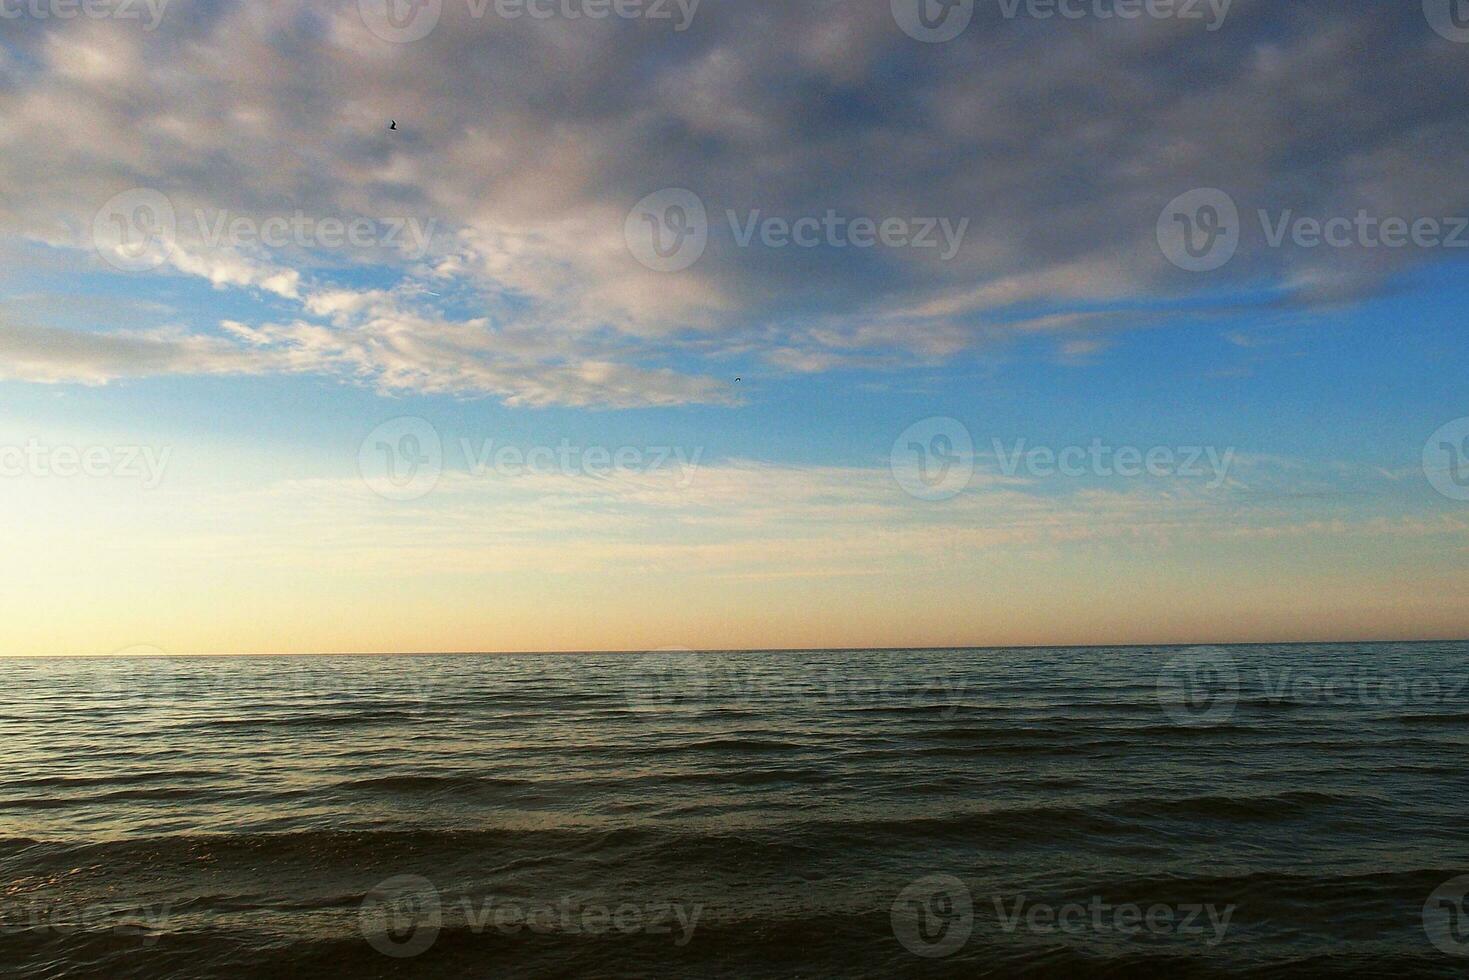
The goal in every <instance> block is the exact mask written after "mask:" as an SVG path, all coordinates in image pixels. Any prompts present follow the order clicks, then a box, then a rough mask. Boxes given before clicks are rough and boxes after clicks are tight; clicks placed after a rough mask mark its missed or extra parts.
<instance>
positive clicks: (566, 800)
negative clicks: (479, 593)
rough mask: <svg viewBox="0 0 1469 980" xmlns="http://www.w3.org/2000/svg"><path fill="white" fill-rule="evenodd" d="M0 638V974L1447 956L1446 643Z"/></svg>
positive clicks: (1293, 961)
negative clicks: (726, 644) (190, 653)
mask: <svg viewBox="0 0 1469 980" xmlns="http://www.w3.org/2000/svg"><path fill="white" fill-rule="evenodd" d="M3 670H4V671H5V685H4V690H3V693H0V725H3V731H4V733H5V738H4V740H3V742H0V762H3V766H0V828H3V830H0V837H3V840H0V862H3V869H0V870H3V872H4V881H5V882H6V884H5V891H4V893H3V896H4V897H3V905H0V944H3V949H4V950H5V953H4V959H5V961H6V963H7V965H8V966H11V967H13V968H14V972H16V974H17V975H19V976H24V977H50V976H56V977H60V976H78V975H98V976H104V975H105V976H138V977H144V976H147V977H157V976H169V975H174V976H219V977H226V976H228V977H241V976H278V975H283V974H284V973H286V972H297V973H301V974H304V975H322V976H334V975H344V974H351V975H361V976H377V975H383V976H387V975H402V974H403V973H408V974H411V975H423V976H483V975H485V974H486V973H487V972H489V971H490V970H493V971H494V972H496V973H498V974H509V975H527V976H530V975H544V974H545V973H548V972H550V973H555V972H564V973H570V972H575V973H578V974H585V973H590V974H602V975H644V974H646V973H648V972H651V971H652V970H655V969H663V970H672V971H677V972H678V973H680V974H692V975H715V974H719V975H728V974H729V973H731V972H733V973H738V974H750V975H771V976H792V975H823V974H830V973H842V974H854V975H865V976H888V975H892V974H894V973H917V974H934V975H945V974H964V975H970V974H973V973H974V972H976V971H980V970H986V969H988V970H991V971H994V972H996V973H999V974H1003V975H1011V974H1025V973H1034V974H1037V975H1048V974H1052V973H1054V974H1058V975H1060V974H1064V975H1071V974H1075V973H1076V972H1077V971H1078V970H1084V971H1092V970H1100V969H1103V968H1105V967H1108V966H1110V967H1112V968H1114V969H1116V970H1117V971H1118V972H1125V973H1128V974H1129V975H1135V974H1136V973H1138V972H1148V971H1155V972H1158V973H1160V974H1167V975H1176V974H1178V973H1180V972H1184V973H1187V972H1203V973H1213V974H1243V973H1249V972H1253V971H1256V970H1269V969H1286V970H1293V969H1298V970H1300V971H1302V972H1305V973H1320V972H1323V971H1326V972H1342V973H1356V974H1360V973H1362V972H1363V971H1367V972H1372V971H1374V970H1384V971H1385V970H1389V969H1390V970H1392V971H1394V972H1402V971H1405V970H1406V971H1410V972H1415V973H1430V974H1442V975H1445V976H1447V975H1457V973H1458V972H1459V969H1460V968H1461V967H1462V965H1463V964H1464V963H1465V962H1469V961H1466V960H1465V959H1463V958H1462V957H1461V956H1459V955H1458V954H1460V953H1469V934H1466V930H1469V914H1464V913H1465V909H1466V906H1465V905H1464V904H1463V899H1464V893H1465V890H1466V889H1465V888H1463V887H1458V886H1455V885H1454V884H1453V883H1452V880H1453V879H1454V878H1455V877H1456V876H1457V875H1460V874H1463V873H1465V872H1466V871H1469V842H1466V838H1465V835H1464V833H1463V832H1462V829H1461V823H1462V814H1463V811H1464V804H1465V803H1466V801H1469V779H1466V775H1465V769H1464V767H1463V766H1462V765H1461V764H1460V759H1461V757H1462V755H1463V751H1464V748H1465V745H1466V738H1465V732H1466V723H1469V684H1466V679H1469V644H1462V643H1460V644H1417V645H1393V644H1376V645H1360V646H1330V647H1327V646H1315V647H1304V646H1291V647H1232V648H1210V649H1205V650H1171V649H1106V650H1104V649H1088V650H1076V649H1069V650H1061V649H1050V650H1046V649H1036V650H1009V651H1002V650H985V651H888V652H871V653H860V652H859V653H846V652H844V653H828V652H773V653H750V654H744V653H742V654H708V655H698V654H677V653H669V654H660V655H652V656H647V657H642V656H636V655H633V656H628V655H608V654H596V655H575V656H508V657H497V656H487V657H411V658H347V657H343V658H300V659H290V658H228V659H205V658H188V659H151V660H130V661H121V660H72V661H62V660H16V661H6V662H4V663H3ZM1466 880H1469V879H1466Z"/></svg>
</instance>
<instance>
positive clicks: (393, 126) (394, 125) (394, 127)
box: [388, 119, 398, 133]
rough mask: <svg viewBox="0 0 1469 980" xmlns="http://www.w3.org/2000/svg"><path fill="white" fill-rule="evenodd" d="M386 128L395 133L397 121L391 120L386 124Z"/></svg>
mask: <svg viewBox="0 0 1469 980" xmlns="http://www.w3.org/2000/svg"><path fill="white" fill-rule="evenodd" d="M388 128H389V129H391V130H392V131H393V132H395V133H396V132H397V131H398V120H396V119H394V120H391V121H390V122H389V123H388Z"/></svg>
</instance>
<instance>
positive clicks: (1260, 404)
mask: <svg viewBox="0 0 1469 980" xmlns="http://www.w3.org/2000/svg"><path fill="white" fill-rule="evenodd" d="M920 4H921V5H920ZM1465 7H1469V4H1465V3H1463V2H1461V0H1423V2H1419V0H1403V2H1395V3H1381V2H1375V0H1374V2H1368V0H1329V2H1328V0H1314V2H1304V0H1303V2H1280V0H1232V2H1225V0H1212V2H1199V3H1193V2H1192V0H1187V2H1183V0H1180V2H1178V3H1169V2H1164V0H1154V2H1151V3H1147V4H1144V3H1132V2H1130V0H1060V2H1059V4H1058V3H1057V2H1056V0H973V2H970V0H956V2H953V3H947V4H944V3H939V2H937V0H809V2H804V0H803V2H792V0H703V2H702V3H694V2H692V0H683V2H676V0H667V2H664V0H617V2H616V3H615V4H614V3H612V2H610V0H316V2H312V3H305V2H297V0H275V2H272V3H268V4H267V3H241V2H238V0H151V2H144V0H89V2H87V3H86V4H82V3H81V2H80V0H77V2H75V3H72V2H69V0H0V540H3V541H4V543H5V545H6V547H5V549H4V551H5V560H4V561H0V654H7V655H82V654H85V655H96V654H110V653H117V652H124V653H139V652H141V653H148V652H155V651H163V652H166V653H175V654H187V653H307V652H321V653H342V652H363V653H368V652H451V651H500V650H507V651H508V650H547V651H557V650H601V649H618V650H651V649H663V648H670V647H672V648H683V647H686V648H693V649H735V648H793V647H876V646H883V647H886V646H959V645H999V646H1009V645H1050V644H1118V643H1137V644H1163V643H1180V644H1188V643H1210V642H1271V641H1297V640H1299V641H1306V640H1355V639H1410V638H1424V639H1429V638H1463V637H1466V636H1469V384H1466V381H1465V379H1466V378H1469V370H1466V369H1469V346H1466V344H1465V343H1464V340H1463V321H1464V313H1463V311H1464V310H1465V309H1466V304H1469V277H1466V275H1465V271H1466V262H1465V258H1466V256H1469V173H1466V171H1465V169H1464V163H1463V161H1464V160H1465V159H1469V97H1466V96H1469V9H1464V8H1465ZM393 123H396V127H397V128H396V129H393V128H390V126H391V124H393Z"/></svg>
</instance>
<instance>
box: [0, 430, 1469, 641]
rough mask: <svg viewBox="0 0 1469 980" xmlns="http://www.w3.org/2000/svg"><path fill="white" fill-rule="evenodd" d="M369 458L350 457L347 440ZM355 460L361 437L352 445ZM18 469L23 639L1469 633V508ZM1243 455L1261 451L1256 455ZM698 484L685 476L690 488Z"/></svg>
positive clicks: (710, 471)
mask: <svg viewBox="0 0 1469 980" xmlns="http://www.w3.org/2000/svg"><path fill="white" fill-rule="evenodd" d="M349 449H355V447H349ZM350 455H351V454H350V453H348V454H344V456H350ZM269 460H270V457H269V454H265V453H260V452H256V453H255V454H253V455H251V454H247V453H245V452H244V451H239V452H234V451H231V450H229V449H228V447H221V446H218V445H214V446H210V445H207V444H204V443H200V444H197V445H196V444H181V445H177V446H174V447H173V451H172V454H171V457H170V460H169V469H168V472H167V474H166V477H165V478H164V479H163V480H162V481H160V482H159V484H158V486H156V487H150V486H147V485H146V482H145V481H143V480H140V479H127V478H95V479H85V478H71V479H67V478H60V477H49V478H32V479H23V480H14V479H12V480H5V481H0V504H3V507H4V510H5V512H6V513H7V514H10V515H23V519H21V520H19V521H18V522H15V523H13V524H11V525H9V526H8V528H7V536H8V538H9V545H10V547H9V549H8V551H9V559H10V560H9V561H7V562H5V563H4V564H3V566H0V613H3V615H0V650H3V651H4V652H5V653H6V654H9V655H67V654H87V655H96V654H109V653H114V652H117V651H122V650H127V649H128V648H134V647H139V646H144V647H153V648H157V649H160V650H162V651H164V652H167V653H176V654H193V653H312V652H320V653H377V652H383V653H387V652H412V653H433V652H472V651H531V650H545V651H565V650H598V649H627V650H638V649H656V648H659V647H664V646H686V647H691V648H702V649H732V648H753V647H760V648H787V647H790V648H798V647H864V646H948V645H955V646H958V645H976V646H1008V645H1053V644H1067V645H1086V644H1112V643H1118V644H1121V643H1194V642H1225V641H1241V642H1244V641H1259V642H1269V641H1289V640H1335V639H1341V640H1348V639H1409V638H1453V637H1463V636H1465V635H1469V572H1466V563H1465V562H1464V561H1463V558H1464V556H1465V554H1466V546H1469V527H1466V517H1465V515H1463V514H1462V513H1459V512H1456V511H1454V510H1446V511H1444V512H1443V513H1439V514H1432V513H1427V514H1418V515H1414V516H1403V515H1394V514H1391V513H1386V512H1383V511H1382V510H1380V509H1379V510H1366V511H1361V512H1351V513H1343V512H1342V511H1340V510H1332V511H1331V512H1330V515H1329V519H1327V518H1325V517H1323V516H1322V515H1320V514H1317V513H1314V512H1313V511H1312V509H1311V505H1310V504H1306V505H1294V504H1292V505H1284V504H1271V505H1269V506H1268V507H1261V508H1256V509H1251V510H1248V511H1243V510H1241V508H1240V506H1239V498H1238V495H1236V494H1232V493H1231V492H1230V490H1229V489H1228V488H1219V489H1217V490H1214V491H1210V490H1207V489H1199V488H1180V487H1178V486H1173V485H1168V486H1164V487H1147V486H1128V485H1125V484H1124V485H1119V486H1117V488H1116V489H1103V490H1087V491H1085V492H1073V493H1068V494H1060V495H1044V494H1040V493H1037V492H1036V487H1034V486H1032V485H1030V484H1029V483H1028V482H1027V481H1024V480H1016V479H1010V478H1004V477H1001V476H999V475H996V474H994V473H987V472H986V471H985V469H984V468H983V467H981V469H980V471H979V472H977V474H976V476H975V478H974V479H973V481H972V482H971V486H970V489H969V490H968V491H967V492H965V493H963V494H961V495H959V496H957V497H955V498H954V499H951V500H946V501H937V502H934V501H924V500H918V499H915V498H913V497H912V496H910V495H908V494H905V493H902V492H901V491H900V490H899V489H898V488H897V486H896V485H895V483H894V480H893V476H892V474H891V473H890V472H889V471H888V469H887V468H886V467H882V468H878V467H871V468H854V467H794V466H774V465H769V464H762V463H753V462H738V461H735V462H725V463H720V464H706V465H702V466H699V467H697V468H696V469H695V470H693V471H692V476H691V478H687V479H686V480H685V478H684V477H680V475H679V474H678V472H676V471H673V470H669V471H667V472H661V473H642V474H636V475H633V474H621V475H619V474H613V475H611V476H598V477H592V476H586V475H574V474H572V475H567V474H560V473H557V474H554V475H540V476H537V475H527V474H517V475H511V476H506V475H496V474H486V473H480V474H474V473H471V472H466V471H461V470H455V469H452V468H450V469H449V470H447V471H446V472H445V473H444V474H443V476H442V479H441V480H440V481H439V484H438V486H437V488H436V489H435V490H434V492H433V493H431V494H428V495H427V496H424V497H423V498H421V499H417V500H411V501H394V500H388V499H384V498H383V497H381V496H379V495H378V494H376V493H374V492H373V491H372V490H371V489H370V488H369V486H368V485H367V484H366V483H365V482H364V481H363V480H362V478H361V477H360V476H359V475H358V474H357V473H356V472H351V473H348V474H345V475H335V476H320V475H299V474H296V473H291V472H290V471H291V470H292V469H293V468H295V469H297V470H298V471H301V470H305V469H308V468H309V467H307V465H306V464H305V463H303V461H302V460H301V459H300V458H294V457H290V456H289V455H286V456H283V458H282V459H279V460H276V461H275V462H274V463H273V464H272V463H270V462H269ZM1241 465H1243V466H1248V462H1246V463H1243V464H1241ZM685 482H686V484H687V485H683V484H684V483H685Z"/></svg>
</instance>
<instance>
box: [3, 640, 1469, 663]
mask: <svg viewBox="0 0 1469 980" xmlns="http://www.w3.org/2000/svg"><path fill="white" fill-rule="evenodd" d="M1425 643H1469V637H1457V638H1448V637H1418V638H1414V639H1406V640H1404V639H1398V640H1380V639H1379V640H1341V639H1337V640H1248V641H1238V642H1236V641H1229V640H1216V641H1213V642H1209V643H1029V644H1001V645H981V646H974V645H967V644H959V645H940V646H896V647H867V646H855V647H852V646H842V647H730V648H726V649H716V648H712V647H711V648H707V649H694V648H692V647H690V648H682V647H673V648H667V647H665V648H660V649H652V650H647V649H638V648H628V649H621V650H453V651H445V652H437V653H435V652H424V651H395V652H391V653H383V652H371V651H366V652H356V653H321V652H307V653H169V652H167V651H164V650H158V651H157V652H156V653H147V654H125V653H122V652H121V651H118V652H114V653H27V654H0V660H158V659H168V660H186V659H191V658H199V659H210V660H225V659H249V658H254V657H271V658H277V657H363V658H367V657H412V658H424V657H585V656H653V655H658V654H682V653H697V654H724V653H936V652H940V651H945V650H950V651H955V652H960V651H966V652H967V651H1000V650H1141V649H1146V648H1150V647H1152V648H1158V649H1167V650H1179V649H1188V648H1190V647H1308V646H1389V645H1397V646H1402V645H1414V644H1425Z"/></svg>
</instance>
